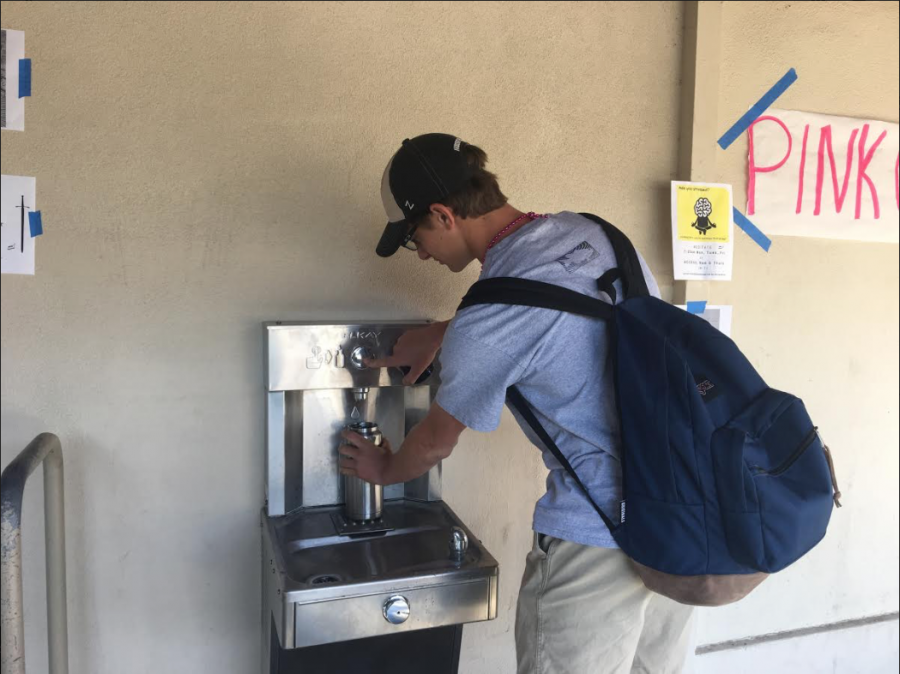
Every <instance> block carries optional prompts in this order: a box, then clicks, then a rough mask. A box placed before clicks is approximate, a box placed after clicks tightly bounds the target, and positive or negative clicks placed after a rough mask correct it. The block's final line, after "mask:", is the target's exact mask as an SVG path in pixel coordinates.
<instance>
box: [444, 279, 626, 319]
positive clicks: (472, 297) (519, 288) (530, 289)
mask: <svg viewBox="0 0 900 674" xmlns="http://www.w3.org/2000/svg"><path fill="white" fill-rule="evenodd" d="M476 304H517V305H520V306H526V307H539V308H543V309H556V310H557V311H566V312H568V313H571V314H580V315H582V316H590V317H591V318H600V319H603V320H607V319H609V318H612V315H613V311H614V309H613V307H612V305H610V304H607V303H606V302H604V301H603V300H599V299H597V298H595V297H589V296H588V295H583V294H582V293H579V292H577V291H575V290H570V289H569V288H563V287H562V286H556V285H553V284H552V283H544V282H543V281H532V280H530V279H521V278H510V277H507V276H498V277H496V278H489V279H484V280H483V281H478V282H476V283H475V284H474V285H473V286H472V287H471V288H469V292H467V293H466V296H465V297H463V300H462V302H461V303H460V305H459V308H458V309H457V311H461V310H462V309H465V308H466V307H471V306H474V305H476Z"/></svg>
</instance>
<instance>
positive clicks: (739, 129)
mask: <svg viewBox="0 0 900 674" xmlns="http://www.w3.org/2000/svg"><path fill="white" fill-rule="evenodd" d="M796 81H797V71H796V70H794V69H793V68H791V69H790V70H788V71H787V72H786V73H785V74H784V77H782V78H781V79H780V80H778V81H777V82H776V83H775V86H773V87H772V88H771V89H769V90H768V91H767V92H766V95H765V96H763V97H762V98H760V99H759V100H758V101H756V105H754V106H753V107H752V108H750V109H749V110H747V112H746V113H745V114H744V116H743V117H741V118H740V119H739V120H738V121H736V122H735V123H734V126H732V127H731V128H730V129H728V131H726V132H725V133H724V134H723V135H722V137H721V138H719V146H720V147H721V148H722V149H723V150H727V149H728V146H729V145H731V144H732V143H733V142H734V141H735V140H737V138H738V136H740V135H741V134H742V133H744V131H746V130H747V128H748V127H749V126H750V125H751V124H753V122H755V121H756V119H757V118H758V117H760V116H761V115H762V114H763V113H764V112H765V111H766V110H767V109H768V108H769V106H770V105H772V103H774V102H775V99H776V98H778V97H779V96H781V94H783V93H784V92H785V91H786V90H787V88H788V87H789V86H791V85H792V84H793V83H794V82H796Z"/></svg>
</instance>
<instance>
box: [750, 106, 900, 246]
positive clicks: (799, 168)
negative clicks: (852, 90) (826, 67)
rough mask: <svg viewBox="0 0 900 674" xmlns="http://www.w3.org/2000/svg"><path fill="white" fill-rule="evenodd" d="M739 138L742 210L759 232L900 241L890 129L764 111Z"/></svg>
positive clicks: (894, 128) (899, 198)
mask: <svg viewBox="0 0 900 674" xmlns="http://www.w3.org/2000/svg"><path fill="white" fill-rule="evenodd" d="M747 134H748V136H747V137H748V142H749V154H748V157H747V211H746V212H747V217H749V218H750V219H751V220H752V221H753V222H754V224H756V225H757V226H758V227H759V228H760V229H761V230H762V231H764V232H765V233H766V234H768V235H772V234H782V235H787V236H813V237H820V238H826V239H855V240H860V241H885V242H889V243H897V242H898V240H900V219H898V206H900V185H898V182H897V181H898V173H897V170H898V164H897V162H898V145H900V135H898V125H897V124H891V123H888V122H879V121H875V120H867V119H853V118H851V117H833V116H830V115H818V114H814V113H810V112H797V111H794V110H778V109H769V110H768V111H767V112H766V114H765V115H763V116H762V117H760V118H759V119H757V120H756V121H755V122H753V124H751V125H750V128H749V129H748V132H747Z"/></svg>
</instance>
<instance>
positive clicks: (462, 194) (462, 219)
mask: <svg viewBox="0 0 900 674" xmlns="http://www.w3.org/2000/svg"><path fill="white" fill-rule="evenodd" d="M486 164H487V156H486V155H485V153H484V151H483V150H481V149H480V148H477V147H475V146H474V145H470V144H468V143H465V142H463V141H462V140H460V139H459V138H456V137H455V136H451V135H448V134H442V133H429V134H425V135H422V136H417V137H416V138H413V139H407V140H405V141H403V144H402V145H401V147H400V149H399V150H397V152H396V153H395V154H394V156H393V157H392V158H391V161H390V162H388V165H387V168H386V169H385V171H384V176H383V177H382V181H381V197H382V201H383V202H384V208H385V211H386V212H387V215H388V224H387V226H386V227H385V229H384V233H383V234H382V236H381V240H380V241H379V243H378V247H377V248H376V252H377V253H378V254H379V255H380V256H382V257H388V256H390V255H393V254H394V253H395V252H396V251H397V249H398V248H399V247H401V246H404V247H406V248H410V249H412V250H415V251H417V252H418V255H419V258H420V259H422V260H428V259H430V258H433V259H435V260H437V261H438V262H440V263H441V264H444V265H446V266H447V267H448V268H449V269H450V270H451V271H454V272H457V271H462V270H463V269H464V268H465V267H466V266H467V265H468V264H469V263H470V262H471V261H472V260H473V259H475V256H476V254H477V253H476V252H475V251H473V250H472V245H471V237H470V233H471V232H470V229H471V226H472V224H473V222H474V221H475V220H476V219H478V218H480V217H482V216H484V215H487V214H488V213H490V212H491V211H494V210H496V209H498V208H501V207H502V206H504V205H505V204H506V197H505V196H504V195H503V192H501V191H500V186H499V185H498V184H497V177H496V176H495V175H494V174H493V173H491V172H489V171H487V170H486V169H485V165H486Z"/></svg>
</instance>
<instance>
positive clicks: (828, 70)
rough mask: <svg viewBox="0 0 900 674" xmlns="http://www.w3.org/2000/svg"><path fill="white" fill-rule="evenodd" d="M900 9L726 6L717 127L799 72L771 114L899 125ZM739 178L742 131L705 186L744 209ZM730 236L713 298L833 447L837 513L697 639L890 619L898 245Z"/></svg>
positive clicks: (894, 557)
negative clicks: (812, 541) (730, 309)
mask: <svg viewBox="0 0 900 674" xmlns="http://www.w3.org/2000/svg"><path fill="white" fill-rule="evenodd" d="M898 7H900V5H898V3H896V2H827V3H823V2H819V3H811V2H767V3H756V2H726V3H724V5H723V8H722V15H721V21H722V30H721V35H720V37H721V65H720V73H719V96H718V100H717V107H718V120H719V124H718V130H719V133H721V132H724V130H725V129H727V128H728V127H729V126H730V125H731V124H732V123H733V122H734V120H736V119H737V118H738V117H740V116H741V115H742V114H743V113H744V112H745V111H746V109H747V107H748V106H749V105H750V104H752V103H754V102H755V101H756V100H757V98H759V96H760V95H761V94H762V93H763V92H765V91H766V90H767V89H768V88H769V87H770V86H771V85H772V84H773V83H774V82H775V81H776V80H777V79H778V78H779V77H781V75H783V74H784V72H785V71H786V70H787V69H788V68H791V67H793V68H795V69H796V70H797V73H798V75H799V79H798V80H797V82H796V83H795V84H794V85H793V86H791V88H790V89H788V91H787V92H786V93H785V94H784V95H783V96H782V97H781V99H779V101H778V107H781V108H786V109H791V110H807V111H811V112H821V113H825V114H833V115H843V116H849V117H864V118H869V119H879V120H886V121H890V122H894V123H896V122H897V121H898V101H900V92H898V83H900V74H898V60H900V58H898V44H900V36H898ZM746 178H747V141H746V136H745V137H743V138H741V139H739V140H738V141H736V142H735V143H734V145H732V146H731V147H730V148H729V149H728V150H727V151H722V150H720V149H718V148H716V155H715V173H714V175H710V176H709V177H708V178H705V179H706V180H709V181H716V182H727V183H731V184H732V185H733V186H734V195H735V204H736V205H737V206H738V208H740V209H741V210H742V211H744V212H746V182H747V180H746ZM892 207H895V206H894V205H893V204H892ZM756 224H757V225H758V226H759V227H760V228H761V229H763V230H764V231H765V222H763V221H761V220H757V221H756ZM737 236H738V239H737V244H738V245H737V246H736V250H735V260H734V269H735V273H734V281H733V282H731V283H727V284H707V286H709V291H710V295H709V299H710V300H711V301H712V302H714V303H728V304H733V305H734V312H735V313H734V337H735V339H736V340H737V342H738V343H739V344H740V345H741V346H742V348H743V349H744V352H745V353H746V354H747V355H748V357H749V358H750V359H751V360H752V361H753V363H754V364H755V365H756V366H757V367H758V368H759V370H760V372H761V373H762V374H763V376H764V377H766V378H767V380H768V383H769V384H770V385H771V386H774V387H776V388H780V389H783V390H787V391H791V392H793V393H796V394H797V395H799V396H800V397H802V398H803V399H804V402H805V403H806V405H807V407H808V409H809V410H810V413H811V415H812V417H813V419H814V420H815V421H816V423H817V424H818V425H819V427H820V429H821V432H822V435H823V437H824V438H825V439H826V441H827V442H828V444H829V445H830V446H831V448H832V449H833V450H834V454H835V461H836V463H837V469H838V477H839V478H840V486H841V489H842V491H843V494H844V497H845V498H844V504H845V507H844V508H842V509H841V510H838V511H836V512H835V513H834V515H833V518H832V524H831V527H830V529H829V534H828V536H827V537H826V539H825V540H824V542H823V543H822V544H821V545H820V546H819V547H818V548H816V549H815V550H814V551H813V552H812V553H811V554H810V555H808V556H807V557H806V558H804V559H802V560H801V561H800V562H798V563H797V564H796V565H794V566H792V567H791V568H789V569H788V570H786V571H785V572H784V573H782V574H780V575H778V576H776V577H774V578H773V579H771V580H770V581H768V582H767V583H765V584H763V585H762V586H761V587H760V588H759V589H758V590H757V591H756V592H754V594H753V595H751V597H749V598H748V599H747V600H746V601H745V602H742V603H740V604H738V605H735V606H732V607H728V608H725V609H719V610H716V611H704V612H701V615H700V620H699V630H698V632H699V634H698V638H699V641H700V642H701V643H715V642H720V641H725V640H729V639H736V638H741V637H746V636H751V635H760V634H767V633H771V632H778V631H783V630H791V629H796V628H799V627H806V626H813V625H822V624H826V623H832V622H837V621H842V620H850V619H856V618H864V617H868V616H872V615H877V614H882V613H889V612H893V611H896V610H897V602H898V575H900V574H898V547H900V542H898V532H900V517H898V493H900V487H898V476H900V466H898V447H900V440H898V411H900V402H898V395H900V393H898V391H900V382H898V373H900V362H898V342H900V335H898V330H900V316H898V311H900V297H898V288H900V280H898V270H900V264H898V249H897V246H896V245H888V244H872V243H860V242H841V241H827V240H821V239H808V238H794V237H776V238H775V239H774V242H773V244H772V247H771V249H770V251H769V252H768V253H765V252H763V251H762V249H761V248H759V247H758V246H756V245H755V244H754V243H753V242H752V241H750V239H749V238H748V237H746V236H744V235H743V234H742V233H740V232H738V235H737ZM698 299H699V298H698ZM894 631H895V633H896V627H895V628H894ZM894 639H896V637H894ZM894 650H895V651H896V642H895V645H894ZM837 671H846V670H842V669H840V668H839V669H838V670H837ZM858 671H872V670H866V669H865V668H862V669H860V670H858Z"/></svg>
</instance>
